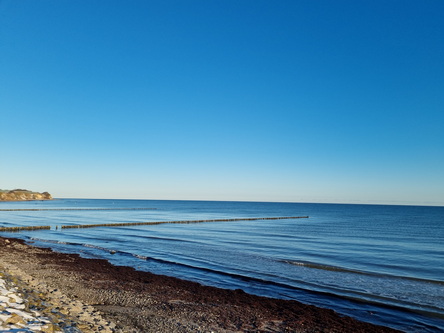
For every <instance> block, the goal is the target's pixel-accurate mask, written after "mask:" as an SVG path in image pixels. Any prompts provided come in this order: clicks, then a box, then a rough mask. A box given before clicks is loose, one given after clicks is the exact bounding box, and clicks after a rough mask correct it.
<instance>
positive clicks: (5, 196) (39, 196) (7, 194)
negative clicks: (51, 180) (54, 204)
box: [0, 189, 52, 201]
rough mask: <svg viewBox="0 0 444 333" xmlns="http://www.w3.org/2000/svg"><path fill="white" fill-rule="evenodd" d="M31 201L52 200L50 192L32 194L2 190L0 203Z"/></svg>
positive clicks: (26, 191)
mask: <svg viewBox="0 0 444 333" xmlns="http://www.w3.org/2000/svg"><path fill="white" fill-rule="evenodd" d="M30 200H52V196H51V194H49V193H48V192H43V193H39V192H32V191H28V190H20V189H16V190H12V191H7V190H0V201H30Z"/></svg>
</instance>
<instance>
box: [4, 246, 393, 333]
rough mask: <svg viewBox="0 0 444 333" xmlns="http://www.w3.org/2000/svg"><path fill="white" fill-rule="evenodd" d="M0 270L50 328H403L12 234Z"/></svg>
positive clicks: (239, 329) (124, 330) (98, 330)
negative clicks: (138, 268) (63, 250)
mask: <svg viewBox="0 0 444 333" xmlns="http://www.w3.org/2000/svg"><path fill="white" fill-rule="evenodd" d="M0 274H2V275H0V279H1V278H3V279H7V280H8V281H12V280H14V281H13V282H14V283H15V284H16V285H17V286H18V288H17V290H19V291H20V290H22V291H24V292H22V293H21V294H20V297H22V298H24V299H26V298H27V297H28V298H29V299H30V300H31V302H33V303H32V304H34V305H33V308H37V309H40V310H39V311H40V312H41V313H43V314H47V317H45V318H48V321H50V322H52V323H53V324H54V326H53V330H52V332H55V331H59V330H63V329H64V327H65V329H66V328H67V327H68V328H69V329H70V330H71V331H72V332H74V331H76V330H77V331H76V332H172V333H175V332H357V333H359V332H369V333H370V332H371V333H374V332H398V331H396V330H393V329H390V328H386V327H382V326H376V325H372V324H369V323H364V322H360V321H357V320H355V319H352V318H349V317H345V316H341V315H339V314H338V313H336V312H334V311H333V310H329V309H322V308H319V307H315V306H311V305H305V304H302V303H299V302H297V301H288V300H279V299H272V298H266V297H260V296H254V295H250V294H247V293H245V292H243V291H241V290H225V289H219V288H215V287H208V286H202V285H200V284H198V283H195V282H190V281H185V280H181V279H177V278H173V277H167V276H163V275H156V274H152V273H148V272H140V271H136V270H135V269H133V268H131V267H123V266H113V265H111V264H110V263H109V262H107V261H105V260H98V259H85V258H81V257H80V256H78V255H76V254H61V253H57V252H53V251H51V250H49V249H43V248H37V247H33V246H29V245H26V244H24V242H23V241H20V240H16V239H11V238H8V239H6V238H0ZM42 300H44V301H43V302H42ZM39 302H40V303H39ZM35 304H37V305H35ZM39 307H40V308H39ZM28 308H30V307H29V306H28ZM0 310H1V308H0ZM51 316H52V317H51ZM3 324H4V323H3ZM0 326H1V320H0Z"/></svg>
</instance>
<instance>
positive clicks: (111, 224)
mask: <svg viewBox="0 0 444 333" xmlns="http://www.w3.org/2000/svg"><path fill="white" fill-rule="evenodd" d="M302 218H308V216H280V217H251V218H235V219H213V220H188V221H158V222H127V223H102V224H76V225H62V226H61V227H60V228H61V229H82V228H98V227H131V226H139V225H158V224H188V223H205V222H234V221H258V220H288V219H302ZM48 229H51V227H50V226H31V227H0V232H5V231H6V232H19V231H29V230H48ZM56 229H58V226H57V227H56Z"/></svg>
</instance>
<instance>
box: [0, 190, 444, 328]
mask: <svg viewBox="0 0 444 333" xmlns="http://www.w3.org/2000/svg"><path fill="white" fill-rule="evenodd" d="M62 208H69V209H72V208H79V209H82V208H109V209H115V208H125V209H126V208H128V210H78V211H75V210H66V211H64V210H45V211H5V210H6V209H62ZM129 208H156V209H155V210H130V209H129ZM305 215H308V216H309V218H308V219H289V220H258V221H236V222H209V223H199V224H159V225H149V226H131V227H99V228H91V229H61V228H60V226H62V225H78V224H99V223H100V224H101V223H122V222H148V221H172V220H198V219H224V218H244V217H245V218H247V217H275V216H305ZM28 225H33V226H34V225H49V226H51V230H42V231H26V232H20V233H14V234H11V233H5V232H3V233H0V236H8V237H11V236H13V237H17V238H22V239H26V240H27V241H30V242H34V243H35V244H36V245H39V246H47V247H51V248H53V249H55V250H58V251H62V252H73V253H80V254H82V255H83V256H86V257H93V258H105V259H108V260H110V261H111V262H112V263H114V264H118V265H127V266H133V267H136V268H137V269H140V270H145V271H151V272H153V273H158V274H165V275H170V276H176V277H179V278H184V279H188V280H193V281H197V282H200V283H202V284H206V285H213V286H217V287H222V288H230V289H236V288H241V289H243V290H245V291H247V292H249V293H254V294H258V295H264V296H270V297H276V298H284V299H297V300H299V301H302V302H305V303H309V304H314V305H318V306H322V307H328V308H332V309H334V310H336V311H338V312H340V313H343V314H346V315H350V316H353V317H355V318H358V319H360V320H364V321H368V322H372V323H376V324H381V325H385V326H390V327H394V328H397V329H401V330H404V331H407V332H441V331H444V207H418V206H383V205H341V204H308V203H257V202H256V203H254V202H204V201H157V200H86V199H78V200H77V199H62V200H55V201H46V202H13V203H0V226H28ZM56 227H57V228H56Z"/></svg>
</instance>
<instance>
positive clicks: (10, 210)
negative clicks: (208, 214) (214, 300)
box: [0, 208, 157, 212]
mask: <svg viewBox="0 0 444 333" xmlns="http://www.w3.org/2000/svg"><path fill="white" fill-rule="evenodd" d="M156 209H157V208H43V209H40V208H27V209H0V212H42V211H46V212H47V211H60V210H156Z"/></svg>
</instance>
